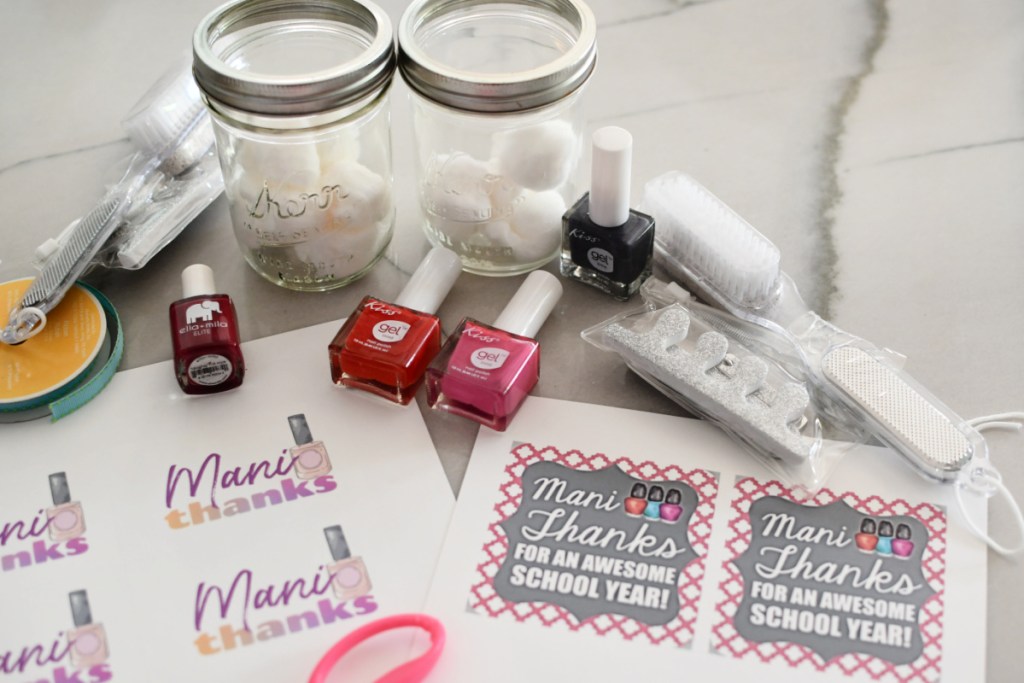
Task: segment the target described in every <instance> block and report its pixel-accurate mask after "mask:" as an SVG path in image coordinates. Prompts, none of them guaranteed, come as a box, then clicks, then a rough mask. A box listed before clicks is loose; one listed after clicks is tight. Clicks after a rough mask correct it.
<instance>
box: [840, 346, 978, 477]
mask: <svg viewBox="0 0 1024 683" xmlns="http://www.w3.org/2000/svg"><path fill="white" fill-rule="evenodd" d="M821 366H822V371H823V373H824V375H825V377H827V378H828V379H829V380H831V381H832V382H833V383H834V384H835V385H836V386H837V387H841V388H842V389H843V390H844V391H845V392H846V394H847V395H848V396H849V397H850V398H851V399H852V400H853V401H854V402H855V403H856V404H857V406H858V407H859V408H860V409H861V410H863V411H864V412H865V413H867V414H868V415H869V416H870V417H871V418H873V420H874V422H875V423H876V425H878V426H879V427H880V428H881V429H880V431H882V432H883V433H884V435H885V436H886V439H885V440H886V442H891V441H893V440H895V441H897V443H891V445H892V446H893V448H896V449H898V450H899V451H900V452H902V453H903V454H904V455H906V456H908V457H913V458H916V459H917V466H918V467H919V468H922V469H925V470H927V471H929V472H930V473H931V474H932V475H933V476H936V477H938V478H940V479H948V478H952V477H955V476H956V474H957V473H959V472H960V470H961V469H963V468H964V467H965V466H966V465H967V463H968V462H970V460H971V454H972V452H973V450H974V449H973V448H972V444H971V442H970V441H969V440H968V437H967V435H965V434H964V433H963V432H961V431H960V429H958V427H957V424H956V423H955V422H953V420H951V419H950V418H949V417H948V416H947V414H946V413H945V412H944V411H942V410H940V409H939V408H938V407H937V406H936V405H935V403H934V401H933V400H930V399H929V398H928V396H927V395H923V394H921V393H919V392H918V391H917V390H915V389H914V387H912V386H911V385H910V384H908V383H907V382H906V381H905V379H904V378H903V377H902V376H901V375H902V373H900V372H897V371H895V370H894V369H893V368H891V367H890V366H888V365H886V364H884V363H882V362H881V361H879V360H878V359H877V358H875V357H874V356H872V355H871V354H869V353H868V352H867V351H865V350H863V349H860V348H858V347H856V346H841V347H839V348H837V349H835V350H834V351H830V352H828V353H826V354H825V355H824V357H823V358H822V362H821Z"/></svg>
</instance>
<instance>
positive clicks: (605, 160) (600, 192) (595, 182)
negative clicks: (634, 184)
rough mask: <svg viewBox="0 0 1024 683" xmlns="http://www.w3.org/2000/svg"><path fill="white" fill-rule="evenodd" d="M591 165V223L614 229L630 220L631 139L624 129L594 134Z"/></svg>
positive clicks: (606, 129) (605, 130)
mask: <svg viewBox="0 0 1024 683" xmlns="http://www.w3.org/2000/svg"><path fill="white" fill-rule="evenodd" d="M592 143H593V153H592V157H591V165H590V211H589V215H590V220H592V221H593V222H594V223H596V224H597V225H600V226H602V227H605V228H617V227H619V226H620V225H623V224H624V223H625V222H626V221H627V220H629V181H630V178H629V173H630V164H631V163H632V157H633V136H632V135H630V134H629V131H627V130H626V129H624V128H619V127H618V126H605V127H604V128H599V129H597V130H596V131H594V136H593V138H592Z"/></svg>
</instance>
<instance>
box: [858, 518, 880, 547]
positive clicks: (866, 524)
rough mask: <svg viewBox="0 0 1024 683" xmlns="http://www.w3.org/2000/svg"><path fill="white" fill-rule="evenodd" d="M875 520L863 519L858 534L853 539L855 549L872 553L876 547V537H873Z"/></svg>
mask: <svg viewBox="0 0 1024 683" xmlns="http://www.w3.org/2000/svg"><path fill="white" fill-rule="evenodd" d="M876 528H877V527H876V526H875V520H873V519H871V518H870V517H865V518H864V520H863V521H862V522H861V523H860V533H859V534H857V535H856V536H854V537H853V541H854V543H856V544H857V547H858V548H860V549H861V550H862V551H864V552H866V553H870V552H873V551H874V549H875V546H877V545H878V536H876V535H875V530H876Z"/></svg>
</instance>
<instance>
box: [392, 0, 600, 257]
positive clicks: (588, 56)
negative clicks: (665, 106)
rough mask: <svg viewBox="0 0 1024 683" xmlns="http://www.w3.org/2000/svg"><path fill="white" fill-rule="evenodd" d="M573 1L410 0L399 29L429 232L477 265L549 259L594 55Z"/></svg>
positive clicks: (567, 198)
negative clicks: (583, 96)
mask: <svg viewBox="0 0 1024 683" xmlns="http://www.w3.org/2000/svg"><path fill="white" fill-rule="evenodd" d="M595 37H596V27H595V22H594V16H593V14H592V13H591V11H590V9H589V8H588V7H587V6H586V5H585V4H584V3H583V2H581V1H580V0H532V1H531V0H503V1H500V2H492V1H488V0H415V1H414V2H413V3H412V4H411V5H410V6H409V7H408V8H407V9H406V11H405V13H404V14H403V15H402V19H401V22H400V24H399V28H398V49H399V69H400V71H401V73H402V76H403V78H404V79H405V81H406V82H407V83H408V84H409V86H410V88H411V90H412V105H413V128H414V133H415V139H416V149H417V182H418V186H419V203H420V209H421V211H422V214H423V217H424V230H425V231H426V234H427V238H428V239H429V240H430V242H431V243H432V244H434V245H435V246H438V245H440V246H445V247H448V248H449V249H451V250H452V251H454V252H456V253H457V254H459V256H460V257H461V258H462V262H463V267H464V268H465V270H468V271H469V272H473V273H478V274H481V275H515V274H518V273H523V272H526V271H529V270H532V269H534V268H536V267H538V266H540V265H543V264H544V263H546V262H548V261H549V260H551V258H552V257H554V256H555V254H556V253H557V252H558V250H559V246H560V242H561V229H562V227H561V226H562V223H561V221H562V214H564V213H565V211H566V209H567V208H568V206H570V205H571V204H572V202H573V201H575V199H576V196H575V195H576V194H577V193H576V191H575V189H574V181H575V172H576V165H577V162H578V161H579V158H580V152H581V144H580V142H581V139H582V130H583V114H582V107H581V96H582V92H583V86H584V85H585V84H586V82H587V80H588V79H589V78H590V75H591V73H592V72H593V69H594V65H595V62H596V59H597V49H596V44H595Z"/></svg>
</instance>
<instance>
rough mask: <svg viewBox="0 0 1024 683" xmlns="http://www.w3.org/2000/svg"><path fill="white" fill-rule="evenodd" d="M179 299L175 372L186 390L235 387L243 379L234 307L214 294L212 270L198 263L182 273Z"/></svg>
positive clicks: (174, 308) (174, 309)
mask: <svg viewBox="0 0 1024 683" xmlns="http://www.w3.org/2000/svg"><path fill="white" fill-rule="evenodd" d="M181 288H182V293H183V295H184V296H183V297H182V298H181V299H180V300H178V301H175V302H174V303H172V304H171V307H170V314H171V341H172V344H173V346H174V374H175V377H177V379H178V385H179V386H181V390H182V391H184V392H185V393H186V394H213V393H216V392H218V391H227V390H228V389H233V388H235V387H237V386H238V385H239V384H241V383H242V378H243V377H245V361H244V360H243V358H242V348H241V346H239V336H238V322H237V320H236V318H235V306H234V304H233V303H231V297H229V296H228V295H227V294H215V292H216V291H217V290H216V287H215V285H214V282H213V271H212V270H210V267H209V266H204V265H203V264H201V263H196V264H194V265H191V266H189V267H188V268H186V269H185V270H183V271H181Z"/></svg>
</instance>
